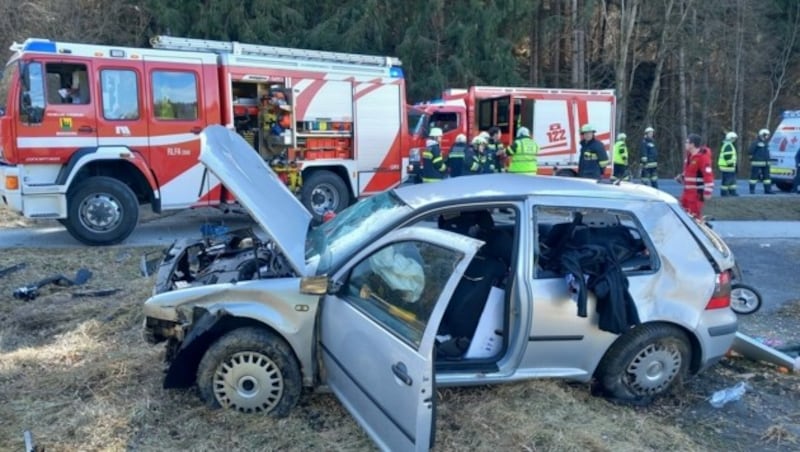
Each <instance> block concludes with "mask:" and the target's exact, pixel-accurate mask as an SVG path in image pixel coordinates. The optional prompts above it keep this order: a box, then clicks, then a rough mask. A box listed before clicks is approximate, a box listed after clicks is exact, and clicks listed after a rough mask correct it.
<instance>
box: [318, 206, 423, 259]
mask: <svg viewBox="0 0 800 452" xmlns="http://www.w3.org/2000/svg"><path fill="white" fill-rule="evenodd" d="M410 212H411V207H409V206H408V205H407V204H406V203H404V202H403V201H402V200H400V198H399V197H397V195H396V194H394V192H392V191H387V192H383V193H380V194H377V195H375V196H371V197H369V198H366V199H364V200H362V201H359V202H357V203H355V204H353V205H352V206H350V207H348V208H347V209H345V210H343V211H342V212H341V213H339V214H338V215H336V217H334V218H333V219H332V220H330V221H328V222H327V223H323V224H321V225H320V226H318V227H316V228H314V229H312V230H311V231H310V232H309V233H308V239H307V240H306V260H309V259H314V258H317V257H318V258H319V265H318V266H317V274H320V275H322V274H326V273H327V272H328V270H329V269H330V268H331V267H332V266H334V264H336V263H337V262H336V259H337V258H339V259H342V258H346V257H347V256H350V255H351V254H352V253H353V252H355V251H356V250H357V249H358V247H360V246H361V245H362V244H364V243H369V242H371V241H372V240H374V239H375V238H376V235H377V234H379V233H380V232H382V231H384V230H385V229H386V228H387V227H388V226H389V224H390V223H392V222H393V221H395V220H398V219H400V218H402V217H404V216H405V215H407V214H408V213H410Z"/></svg>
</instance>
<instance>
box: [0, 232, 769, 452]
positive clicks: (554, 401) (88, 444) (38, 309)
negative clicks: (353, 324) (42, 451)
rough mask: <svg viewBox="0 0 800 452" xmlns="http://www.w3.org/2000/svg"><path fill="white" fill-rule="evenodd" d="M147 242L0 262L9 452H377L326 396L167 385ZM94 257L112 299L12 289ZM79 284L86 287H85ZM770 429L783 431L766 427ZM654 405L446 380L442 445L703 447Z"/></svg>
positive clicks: (580, 392)
mask: <svg viewBox="0 0 800 452" xmlns="http://www.w3.org/2000/svg"><path fill="white" fill-rule="evenodd" d="M144 251H146V250H143V249H140V250H124V249H120V248H105V249H97V248H92V249H83V250H79V251H68V250H54V251H47V252H42V251H39V250H36V251H28V250H13V251H10V250H9V251H6V252H3V253H2V254H0V268H3V267H6V266H7V265H10V264H11V263H15V262H19V261H26V262H27V263H28V267H27V268H26V269H25V270H24V271H20V272H17V273H14V274H12V275H9V276H6V277H4V278H2V279H0V294H2V295H1V297H2V298H0V299H1V300H2V303H0V400H2V401H3V403H0V419H2V422H0V450H9V451H10V450H20V449H21V448H22V445H23V444H22V432H23V430H26V429H30V430H31V431H32V432H33V433H34V436H35V438H36V440H37V442H38V443H39V444H40V445H43V446H45V447H46V448H47V449H48V450H54V451H60V450H220V451H228V450H259V451H262V450H348V451H349V450H373V449H374V446H373V445H372V443H371V442H370V441H369V439H368V438H367V437H366V436H365V435H364V434H363V433H362V431H361V429H360V428H359V427H358V426H357V425H356V424H355V422H354V421H352V419H351V418H350V417H349V416H348V415H347V414H346V412H345V411H344V409H343V408H342V407H341V405H339V404H338V402H337V401H336V400H335V398H333V397H332V396H330V395H326V394H307V395H305V396H304V397H303V398H302V399H301V400H302V401H301V405H300V406H299V407H298V408H297V409H295V410H294V412H293V413H292V414H291V415H290V416H289V417H288V418H286V419H282V420H274V419H271V418H265V417H261V416H245V415H239V414H236V413H230V412H224V411H220V410H216V411H215V410H208V409H206V408H205V407H204V406H203V405H202V404H201V402H200V401H199V399H198V398H197V397H196V395H195V394H194V391H192V390H187V391H178V390H164V389H162V388H161V382H162V380H161V379H162V373H161V369H162V361H161V360H162V357H163V347H161V346H150V345H147V344H146V343H144V342H143V340H142V339H141V335H140V333H141V324H142V315H141V303H142V302H143V301H144V300H145V299H146V298H147V297H148V295H149V294H150V293H151V290H152V280H150V279H145V278H140V277H139V275H138V271H137V259H136V258H137V257H138V256H139V255H140V253H142V252H144ZM81 266H85V267H88V268H90V269H91V270H92V271H93V272H94V277H93V278H92V279H91V280H90V282H89V283H88V284H87V286H86V288H108V287H119V288H122V289H123V292H121V293H120V294H118V295H115V296H111V297H108V298H83V299H75V298H72V297H70V296H69V290H67V289H61V290H56V291H49V292H48V291H45V293H44V294H43V295H42V296H41V297H40V298H38V299H36V300H34V301H30V302H25V301H21V300H17V299H13V298H12V297H11V292H12V291H13V289H14V288H16V287H18V286H21V285H23V284H25V283H29V282H31V281H35V280H37V279H39V278H42V277H45V276H48V275H50V274H52V273H54V272H64V273H66V274H67V276H72V275H74V273H75V271H76V270H77V269H78V268H79V267H81ZM81 289H84V288H83V287H82V288H81ZM771 436H775V434H773V435H771ZM696 444H697V443H696V442H694V441H693V440H692V439H691V438H690V437H688V436H687V435H686V434H684V433H683V432H681V431H680V430H679V429H678V428H677V427H675V426H672V425H670V423H669V422H664V417H663V416H662V415H661V414H659V411H658V410H656V409H638V410H636V409H631V408H623V407H618V406H615V405H611V404H609V403H608V402H606V401H604V400H602V399H598V398H594V397H591V396H589V391H588V388H587V387H586V385H576V386H571V385H567V384H565V383H559V382H553V381H535V382H528V383H519V384H512V385H505V386H497V387H492V388H485V387H477V388H459V389H441V390H440V398H439V413H438V423H437V450H537V451H544V450H564V451H572V450H575V451H577V450H581V451H584V450H590V451H604V450H609V451H610V450H614V451H617V450H636V451H644V450H669V449H673V450H682V451H686V450H698V449H700V447H699V446H696Z"/></svg>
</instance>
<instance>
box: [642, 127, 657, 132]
mask: <svg viewBox="0 0 800 452" xmlns="http://www.w3.org/2000/svg"><path fill="white" fill-rule="evenodd" d="M655 131H656V129H654V128H652V127H648V128H646V129H644V133H653V132H655Z"/></svg>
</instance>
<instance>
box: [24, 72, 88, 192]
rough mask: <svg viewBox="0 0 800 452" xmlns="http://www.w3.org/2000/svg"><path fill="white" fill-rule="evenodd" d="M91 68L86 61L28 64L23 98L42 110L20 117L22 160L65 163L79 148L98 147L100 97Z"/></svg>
mask: <svg viewBox="0 0 800 452" xmlns="http://www.w3.org/2000/svg"><path fill="white" fill-rule="evenodd" d="M91 69H92V64H91V62H87V61H85V60H75V61H74V62H73V61H67V60H61V59H60V60H58V61H30V62H28V63H27V64H26V65H25V67H24V74H23V77H24V78H25V79H26V85H27V86H26V87H25V88H23V91H24V92H23V101H24V100H25V99H27V100H28V103H29V104H30V110H29V111H31V112H35V111H41V112H42V113H41V114H23V115H21V117H20V124H19V129H18V130H19V139H18V141H17V143H18V145H19V148H20V149H21V150H26V152H24V153H23V162H37V163H48V162H52V163H65V162H66V161H67V160H68V159H69V158H70V156H71V155H72V154H73V153H74V152H75V151H76V150H78V149H82V148H89V149H94V148H96V147H97V120H96V117H95V113H94V110H95V109H94V104H95V103H96V102H97V101H98V100H97V99H98V97H97V93H96V92H95V91H94V90H93V84H92V83H90V74H92V70H91ZM23 103H25V102H23ZM27 151H30V152H27ZM37 182H51V183H52V181H37Z"/></svg>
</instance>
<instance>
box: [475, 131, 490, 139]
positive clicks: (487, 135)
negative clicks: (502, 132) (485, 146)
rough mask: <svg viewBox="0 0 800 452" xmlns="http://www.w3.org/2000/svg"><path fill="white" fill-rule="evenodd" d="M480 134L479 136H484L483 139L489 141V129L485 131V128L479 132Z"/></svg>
mask: <svg viewBox="0 0 800 452" xmlns="http://www.w3.org/2000/svg"><path fill="white" fill-rule="evenodd" d="M478 136H479V137H481V138H483V139H484V140H486V141H487V142H488V141H489V138H491V135H489V132H487V131H485V130H484V131H481V133H479V134H478Z"/></svg>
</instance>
